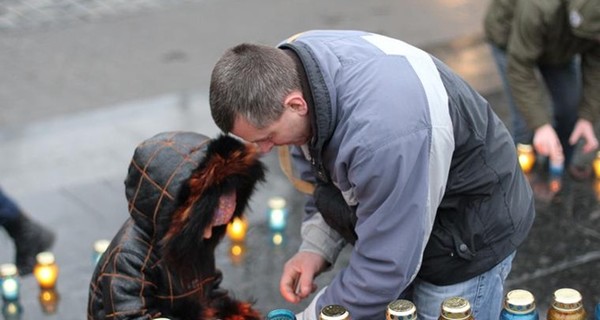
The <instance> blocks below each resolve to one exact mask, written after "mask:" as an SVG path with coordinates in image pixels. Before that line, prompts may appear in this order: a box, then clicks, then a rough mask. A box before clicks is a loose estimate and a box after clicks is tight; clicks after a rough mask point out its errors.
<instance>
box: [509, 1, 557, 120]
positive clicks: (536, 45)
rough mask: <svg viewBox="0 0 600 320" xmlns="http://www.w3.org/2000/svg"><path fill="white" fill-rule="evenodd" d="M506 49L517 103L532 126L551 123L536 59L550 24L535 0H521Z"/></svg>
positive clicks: (512, 87) (512, 89) (513, 92)
mask: <svg viewBox="0 0 600 320" xmlns="http://www.w3.org/2000/svg"><path fill="white" fill-rule="evenodd" d="M516 5H517V6H518V7H517V9H516V10H515V17H514V20H513V24H512V28H511V34H510V38H509V41H508V47H507V49H506V54H507V66H506V73H507V74H506V76H507V78H508V83H509V86H510V91H511V93H512V95H513V98H514V100H515V104H516V106H517V108H518V109H519V111H520V112H521V114H522V115H523V117H524V118H525V120H526V122H527V124H528V126H529V127H530V128H531V129H537V128H538V127H541V126H542V125H544V124H547V123H551V120H550V115H549V113H548V112H546V111H545V110H544V107H543V106H544V103H543V92H544V91H543V90H544V89H543V85H542V83H541V82H540V81H538V79H537V78H536V71H535V70H536V68H537V66H536V61H537V59H538V58H539V57H540V55H541V53H542V50H543V39H544V32H545V30H546V28H547V27H548V26H546V25H545V24H544V22H543V19H542V13H541V12H540V11H539V9H538V8H536V7H535V5H534V4H532V1H518V2H517V4H516Z"/></svg>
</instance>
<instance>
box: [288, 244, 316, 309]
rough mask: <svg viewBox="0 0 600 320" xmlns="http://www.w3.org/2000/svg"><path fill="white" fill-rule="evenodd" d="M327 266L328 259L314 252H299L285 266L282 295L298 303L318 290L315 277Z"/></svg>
mask: <svg viewBox="0 0 600 320" xmlns="http://www.w3.org/2000/svg"><path fill="white" fill-rule="evenodd" d="M326 267H327V261H326V260H325V259H324V258H323V257H322V256H320V255H319V254H316V253H313V252H298V253H296V255H294V256H293V257H292V258H291V259H290V260H288V262H286V263H285V266H284V267H283V274H282V275H281V281H280V282H279V291H280V292H281V296H283V298H284V299H285V300H287V301H289V302H291V303H298V302H300V301H301V300H302V299H304V298H306V297H308V296H309V295H310V294H311V293H313V292H315V291H316V290H317V285H316V284H315V283H314V279H315V277H316V276H318V275H319V274H320V273H321V272H322V271H323V270H325V268H326Z"/></svg>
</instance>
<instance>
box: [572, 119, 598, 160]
mask: <svg viewBox="0 0 600 320" xmlns="http://www.w3.org/2000/svg"><path fill="white" fill-rule="evenodd" d="M579 139H583V140H584V141H585V144H584V145H583V149H582V151H583V153H588V152H592V151H594V150H596V149H597V148H598V139H596V135H595V134H594V126H593V125H592V123H591V122H589V121H588V120H585V119H579V120H577V123H576V124H575V128H574V129H573V133H571V137H569V143H570V144H573V145H574V144H576V143H577V141H579Z"/></svg>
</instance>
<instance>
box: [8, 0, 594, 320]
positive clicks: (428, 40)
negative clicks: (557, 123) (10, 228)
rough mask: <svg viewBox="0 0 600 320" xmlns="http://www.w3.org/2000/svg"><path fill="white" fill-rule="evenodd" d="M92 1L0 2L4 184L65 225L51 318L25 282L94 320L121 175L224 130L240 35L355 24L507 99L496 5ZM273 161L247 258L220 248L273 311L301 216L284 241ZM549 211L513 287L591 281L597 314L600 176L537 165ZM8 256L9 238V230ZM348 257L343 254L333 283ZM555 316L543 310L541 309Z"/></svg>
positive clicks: (237, 281)
mask: <svg viewBox="0 0 600 320" xmlns="http://www.w3.org/2000/svg"><path fill="white" fill-rule="evenodd" d="M165 3H166V2H160V1H151V0H146V1H143V0H138V1H126V0H122V1H118V0H112V1H94V0H70V1H67V0H62V1H61V0H54V1H52V0H38V1H31V0H24V1H16V0H14V1H10V0H4V1H1V0H0V70H2V72H0V82H1V83H2V86H0V106H1V107H0V155H1V159H2V160H1V161H0V183H1V185H2V186H3V187H4V188H5V189H6V191H7V192H9V193H10V194H12V195H13V196H14V197H15V198H16V199H17V200H18V201H19V202H20V203H21V205H22V206H23V207H24V208H25V209H26V210H27V211H28V212H30V214H31V215H32V216H34V217H35V218H36V219H38V220H40V221H42V222H43V223H46V224H48V225H50V226H52V228H53V229H54V230H56V231H57V233H58V235H59V237H58V241H57V243H56V246H55V247H54V250H53V251H54V253H55V255H56V257H57V261H58V263H59V264H60V267H61V276H60V279H59V285H58V292H59V294H60V297H61V299H60V301H59V305H58V311H57V313H55V314H49V315H47V314H44V313H43V312H42V309H41V308H40V303H39V301H38V289H37V286H36V284H35V281H34V279H33V278H31V277H28V278H24V279H23V287H22V291H21V294H22V297H21V302H22V305H23V308H24V313H23V315H22V319H62V320H70V319H74V320H75V319H83V318H84V315H85V308H86V305H85V304H86V300H87V284H88V281H89V277H90V275H91V272H92V269H93V265H92V262H91V255H92V248H91V246H92V243H93V241H94V240H96V239H100V238H111V237H112V235H113V234H114V233H115V232H116V230H117V228H118V227H119V226H120V225H121V223H122V222H123V220H124V219H125V217H126V216H127V212H126V203H125V199H124V191H123V183H122V181H123V178H124V176H125V173H126V169H127V166H128V162H129V160H130V157H131V155H132V152H133V149H134V148H135V146H136V145H137V143H139V142H140V141H142V140H143V139H146V138H148V137H150V136H152V135H154V134H155V133H157V132H160V131H167V130H193V131H199V132H202V133H205V134H207V135H215V134H216V133H217V129H216V127H215V126H214V125H213V124H212V121H211V120H210V116H209V113H208V107H207V97H206V92H207V84H208V76H209V72H210V69H211V67H212V64H213V63H214V61H215V60H216V59H217V57H218V56H219V54H220V53H221V52H222V51H223V50H224V49H225V48H227V47H228V46H230V45H233V44H235V43H238V42H241V41H260V42H264V43H276V42H277V41H279V40H280V39H283V38H285V37H287V36H288V35H290V34H293V33H296V32H297V31H300V30H305V29H309V28H357V29H368V30H373V31H379V32H383V33H386V34H390V35H393V36H398V37H401V38H403V39H405V40H406V41H408V42H410V43H414V44H417V45H419V46H421V47H423V48H425V49H426V50H428V51H430V52H432V53H434V54H435V55H437V56H438V57H440V58H442V60H444V61H446V62H447V63H448V64H449V65H450V66H452V67H453V68H454V69H455V70H456V71H457V72H459V73H460V74H461V75H463V76H464V77H465V78H466V79H467V80H468V81H469V82H470V83H471V84H473V85H474V86H475V87H476V88H477V89H478V90H480V92H482V93H483V94H484V95H485V96H486V97H487V98H488V99H489V100H490V102H491V103H492V105H493V106H494V108H495V109H496V111H497V112H498V113H499V114H500V115H501V117H503V118H504V119H505V118H506V107H505V102H504V99H503V96H502V94H501V92H500V86H499V83H498V78H497V75H496V74H495V70H494V67H493V64H492V63H491V60H490V57H489V52H488V51H487V47H486V46H485V44H484V43H483V42H482V39H481V31H480V19H481V16H482V12H483V9H484V8H485V4H486V1H469V0H462V1H442V0H440V1H418V0H411V1H408V0H407V1H403V2H398V3H390V2H386V1H369V2H368V3H363V2H360V1H358V0H356V1H331V2H330V1H328V2H315V1H296V2H282V1H275V0H272V1H256V2H252V3H249V2H244V1H235V0H233V1H208V0H207V1H183V0H182V1H171V2H169V4H165ZM265 161H266V162H267V164H268V165H269V168H270V173H269V179H268V181H269V182H268V183H267V184H265V185H263V186H262V187H261V188H260V189H259V192H258V194H257V196H256V197H255V198H254V200H253V203H252V211H251V212H250V213H249V225H250V229H249V232H248V236H247V240H246V242H245V247H244V249H245V250H244V252H245V254H244V255H243V256H242V258H236V257H232V256H230V255H229V249H230V245H231V243H230V242H229V241H225V242H224V243H223V244H222V245H221V246H220V247H219V250H220V251H219V261H218V264H219V265H220V267H221V268H222V269H223V270H224V273H225V278H226V280H225V283H224V285H225V286H226V287H229V288H231V289H232V291H233V292H235V294H236V295H237V296H239V297H248V298H249V297H253V298H255V299H256V300H257V306H258V307H259V308H260V309H261V310H263V311H268V310H270V309H273V308H277V307H287V308H290V309H293V310H300V309H301V308H302V307H304V305H305V304H301V305H297V306H296V305H289V304H287V303H286V302H284V301H283V300H282V298H280V296H279V294H278V290H277V286H278V277H279V272H280V270H281V266H282V264H283V263H284V261H285V260H286V258H288V257H289V256H291V255H292V254H293V253H294V252H295V248H296V247H297V245H298V241H299V239H298V230H297V229H296V228H293V227H289V228H288V229H287V230H286V232H285V234H284V236H285V237H284V238H285V241H284V244H283V245H280V246H275V245H273V244H272V243H271V235H270V233H269V231H268V229H267V227H266V215H265V211H266V201H267V199H268V198H269V197H272V196H276V195H278V196H283V197H285V198H286V199H288V202H289V207H290V209H291V212H292V214H291V215H290V221H289V225H290V226H294V225H296V224H297V222H298V220H299V219H300V215H299V214H298V213H299V212H300V209H301V202H302V199H301V197H300V196H299V195H298V194H297V193H296V192H295V191H294V190H292V189H291V187H290V186H289V184H288V183H287V181H286V180H285V178H284V177H283V175H282V174H281V172H280V170H279V168H278V166H277V162H276V159H275V157H274V155H269V156H267V157H266V158H265ZM531 183H532V185H533V186H534V189H535V190H536V196H537V208H538V217H537V220H536V223H535V226H534V228H533V230H532V233H531V236H530V237H529V240H528V241H527V243H526V244H525V245H524V246H523V247H522V248H521V250H520V253H519V255H518V256H517V258H516V260H515V263H514V266H513V272H512V274H511V276H510V279H509V287H510V288H525V289H529V290H531V291H532V292H533V293H534V294H535V295H536V297H537V298H538V302H539V306H540V310H541V311H543V312H545V310H546V309H547V306H548V303H549V301H550V297H551V294H552V291H553V290H555V289H557V288H560V287H573V288H576V289H578V290H580V291H581V292H582V293H583V295H584V297H585V303H586V306H587V308H588V311H590V312H591V311H592V310H593V306H594V305H595V304H596V303H598V302H599V301H600V289H598V288H600V276H598V270H600V231H599V230H600V210H599V206H598V201H599V199H600V187H599V186H598V185H597V183H594V182H593V181H587V182H579V183H574V182H572V181H569V180H568V179H566V180H564V181H563V188H562V189H561V191H560V192H558V193H555V192H552V191H551V190H550V188H549V181H548V178H547V177H546V176H545V175H544V174H543V170H541V169H539V170H538V171H536V173H535V174H533V175H532V176H531ZM0 244H3V248H6V249H2V250H0V262H5V261H10V260H11V257H12V255H13V249H12V247H11V245H10V241H9V239H8V238H7V237H6V235H5V234H3V233H0ZM345 261H347V251H346V252H345V254H343V255H342V256H341V258H340V261H339V262H338V264H337V265H336V268H334V270H333V271H331V272H329V273H327V274H325V275H324V276H323V277H322V278H321V279H319V284H320V285H323V284H325V283H327V280H328V279H330V277H331V276H333V275H334V274H335V272H336V270H338V269H339V268H341V267H343V264H344V262H345ZM543 318H544V317H542V319H543Z"/></svg>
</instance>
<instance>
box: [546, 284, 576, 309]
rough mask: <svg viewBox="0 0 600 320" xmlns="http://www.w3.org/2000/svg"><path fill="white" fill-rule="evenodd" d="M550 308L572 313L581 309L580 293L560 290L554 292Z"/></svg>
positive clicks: (565, 289) (564, 289)
mask: <svg viewBox="0 0 600 320" xmlns="http://www.w3.org/2000/svg"><path fill="white" fill-rule="evenodd" d="M552 307H553V308H555V309H557V310H560V311H574V310H578V309H579V308H581V307H583V303H582V301H581V293H579V291H577V290H575V289H571V288H562V289H558V290H556V291H554V301H553V302H552Z"/></svg>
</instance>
